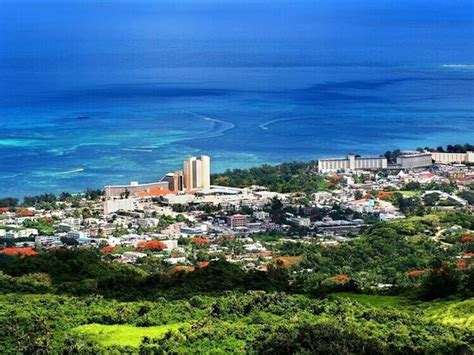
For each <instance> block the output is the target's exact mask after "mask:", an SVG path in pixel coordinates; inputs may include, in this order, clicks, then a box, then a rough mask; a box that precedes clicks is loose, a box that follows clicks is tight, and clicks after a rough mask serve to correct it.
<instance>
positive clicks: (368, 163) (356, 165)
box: [318, 154, 388, 173]
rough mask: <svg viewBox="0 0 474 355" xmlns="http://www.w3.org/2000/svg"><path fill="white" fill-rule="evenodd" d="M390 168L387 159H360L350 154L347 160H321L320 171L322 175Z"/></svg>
mask: <svg viewBox="0 0 474 355" xmlns="http://www.w3.org/2000/svg"><path fill="white" fill-rule="evenodd" d="M387 166H388V162H387V158H385V157H360V156H356V155H354V154H348V155H347V158H335V159H319V160H318V171H319V172H320V173H325V172H331V171H338V170H378V169H386V168H387Z"/></svg>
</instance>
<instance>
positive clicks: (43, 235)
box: [0, 150, 474, 271]
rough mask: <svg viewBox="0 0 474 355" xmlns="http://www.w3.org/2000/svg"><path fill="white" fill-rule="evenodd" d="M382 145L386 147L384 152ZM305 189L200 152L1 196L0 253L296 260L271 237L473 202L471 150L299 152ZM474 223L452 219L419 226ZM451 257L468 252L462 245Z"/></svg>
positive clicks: (173, 265)
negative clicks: (113, 178)
mask: <svg viewBox="0 0 474 355" xmlns="http://www.w3.org/2000/svg"><path fill="white" fill-rule="evenodd" d="M387 153H389V152H387ZM307 166H308V169H309V170H308V171H309V175H313V176H314V177H315V178H316V179H318V182H317V183H316V184H315V183H314V182H311V183H309V184H313V185H317V186H314V188H312V189H309V190H307V191H309V192H303V191H291V192H283V191H272V190H271V189H269V187H268V186H260V185H250V186H225V185H224V184H219V181H221V182H222V181H225V180H224V179H222V177H221V178H220V177H219V175H218V174H217V175H214V176H211V173H210V171H211V159H210V158H209V157H208V156H201V157H198V158H196V157H191V158H189V159H187V160H185V161H184V163H183V169H182V171H176V172H172V173H169V174H166V175H165V176H164V177H163V178H162V179H161V180H159V181H156V182H151V183H145V184H140V183H138V182H132V183H130V184H128V185H114V186H105V189H104V191H100V190H97V191H95V190H88V192H86V193H85V194H77V195H71V194H68V193H63V194H61V195H59V196H55V195H52V194H45V195H41V196H38V197H36V198H35V197H26V198H25V201H24V202H23V203H22V204H20V203H18V201H17V200H15V199H13V198H4V199H1V200H0V202H1V203H2V206H1V209H0V213H1V214H0V248H1V249H0V254H7V255H20V256H24V257H27V256H29V255H34V254H36V253H38V252H41V251H44V250H49V249H54V248H69V249H72V248H96V249H98V250H100V252H101V253H102V254H103V258H104V260H107V261H109V262H111V263H131V264H137V265H140V264H148V265H154V266H155V267H156V268H158V269H160V270H184V271H194V270H195V269H196V268H203V267H206V265H208V263H209V262H210V261H212V260H219V259H225V260H227V261H228V262H230V263H236V264H238V265H240V266H241V267H242V268H244V269H246V270H249V269H257V270H263V271H265V270H266V269H267V267H268V265H269V264H271V263H275V262H279V263H282V264H284V265H290V264H291V263H294V262H298V257H297V256H294V257H288V256H286V257H284V256H280V255H279V253H278V250H276V249H275V247H274V245H275V243H277V242H278V243H280V244H281V243H284V244H285V245H291V244H292V243H303V244H313V243H314V244H319V245H322V246H327V247H331V246H334V245H338V244H340V243H345V242H347V241H350V240H353V239H354V238H357V237H358V236H359V235H360V234H361V233H362V232H363V231H364V230H365V229H367V228H368V227H369V226H370V225H373V224H375V223H377V222H379V221H392V220H399V219H404V218H406V217H407V216H412V215H422V214H423V213H426V212H427V211H455V210H462V211H470V212H471V213H472V211H473V209H474V190H473V186H474V152H472V151H466V152H463V153H454V152H449V151H427V150H421V151H412V152H399V151H397V152H395V153H394V154H386V155H385V156H380V157H362V156H358V155H354V154H349V155H348V156H347V157H346V158H337V159H320V160H319V161H318V162H311V163H308V164H307ZM451 232H456V233H459V234H464V235H472V234H471V233H472V231H469V230H463V228H462V227H460V226H459V225H456V224H453V225H451V226H449V228H445V229H443V230H437V231H428V232H427V233H428V235H429V237H430V238H442V237H443V233H451ZM459 257H460V258H463V257H465V256H462V255H460V256H459Z"/></svg>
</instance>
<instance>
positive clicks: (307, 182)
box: [211, 162, 327, 193]
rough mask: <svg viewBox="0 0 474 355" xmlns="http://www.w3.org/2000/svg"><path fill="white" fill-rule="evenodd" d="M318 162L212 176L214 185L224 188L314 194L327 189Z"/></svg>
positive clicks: (239, 170)
mask: <svg viewBox="0 0 474 355" xmlns="http://www.w3.org/2000/svg"><path fill="white" fill-rule="evenodd" d="M316 171H317V170H316V162H309V163H298V162H294V163H284V164H280V165H274V166H272V165H263V166H260V167H255V168H250V169H234V170H227V171H225V172H224V173H222V174H214V175H212V177H211V178H212V183H213V184H216V185H222V186H238V187H247V186H252V185H258V186H265V187H267V188H268V189H270V190H271V191H277V192H282V193H284V192H305V193H312V192H315V191H318V190H324V189H327V185H326V182H325V180H324V179H323V178H322V177H321V176H320V175H318V174H316Z"/></svg>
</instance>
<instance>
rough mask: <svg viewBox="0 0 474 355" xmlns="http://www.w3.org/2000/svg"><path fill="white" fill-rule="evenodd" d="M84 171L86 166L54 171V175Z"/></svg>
mask: <svg viewBox="0 0 474 355" xmlns="http://www.w3.org/2000/svg"><path fill="white" fill-rule="evenodd" d="M82 171H84V168H77V169H72V170H67V171H61V172H59V173H53V174H52V175H65V174H74V173H80V172H82Z"/></svg>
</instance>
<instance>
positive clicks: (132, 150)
mask: <svg viewBox="0 0 474 355" xmlns="http://www.w3.org/2000/svg"><path fill="white" fill-rule="evenodd" d="M122 150H125V151H127V152H146V153H151V152H152V151H153V150H152V149H149V148H122Z"/></svg>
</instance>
